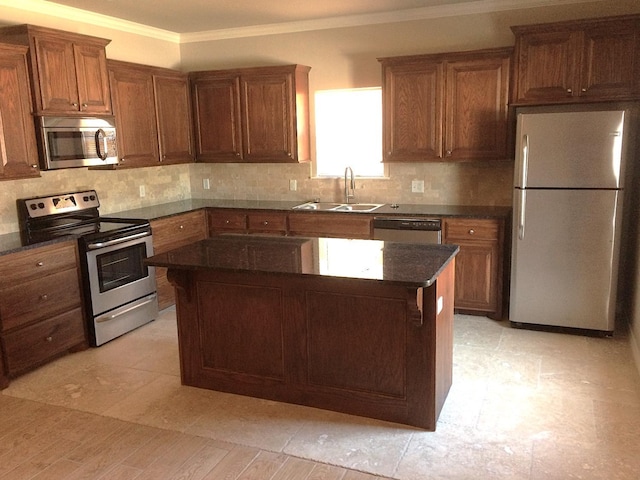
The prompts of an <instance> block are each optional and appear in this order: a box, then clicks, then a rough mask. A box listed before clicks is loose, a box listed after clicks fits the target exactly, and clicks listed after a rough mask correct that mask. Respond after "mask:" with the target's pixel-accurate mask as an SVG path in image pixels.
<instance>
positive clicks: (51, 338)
mask: <svg viewBox="0 0 640 480" xmlns="http://www.w3.org/2000/svg"><path fill="white" fill-rule="evenodd" d="M45 340H46V341H47V342H53V337H52V336H48V337H47V338H45Z"/></svg>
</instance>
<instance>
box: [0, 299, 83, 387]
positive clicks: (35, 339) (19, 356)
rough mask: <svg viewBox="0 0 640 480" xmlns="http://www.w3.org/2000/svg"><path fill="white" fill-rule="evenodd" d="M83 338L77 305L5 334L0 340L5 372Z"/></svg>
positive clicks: (41, 359) (27, 366) (30, 364)
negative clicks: (67, 310)
mask: <svg viewBox="0 0 640 480" xmlns="http://www.w3.org/2000/svg"><path fill="white" fill-rule="evenodd" d="M85 342H86V335H85V330H84V317H83V315H82V309H81V308H79V307H78V308H76V309H75V310H72V311H69V312H66V313H63V314H61V315H58V316H56V317H53V318H50V319H48V320H45V321H42V322H39V323H36V324H35V325H31V326H29V327H25V328H21V329H20V330H17V331H15V332H12V333H10V334H6V335H4V337H3V340H2V344H3V348H4V351H5V358H6V363H7V365H6V367H7V369H8V371H9V376H15V374H16V373H20V372H22V371H24V370H28V369H30V368H31V367H34V366H36V365H38V364H40V363H42V362H44V361H45V360H47V359H49V358H51V357H54V356H56V355H58V354H59V353H62V352H65V351H66V350H68V349H70V348H72V347H75V346H77V345H80V344H82V343H85Z"/></svg>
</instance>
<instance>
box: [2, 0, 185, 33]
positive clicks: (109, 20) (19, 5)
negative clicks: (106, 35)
mask: <svg viewBox="0 0 640 480" xmlns="http://www.w3.org/2000/svg"><path fill="white" fill-rule="evenodd" d="M0 6H2V7H8V8H13V9H16V10H24V11H27V12H33V13H39V14H42V15H47V16H51V17H57V18H63V19H65V20H73V21H76V22H81V23H87V24H89V25H95V26H98V27H104V28H110V29H113V30H118V31H121V32H126V33H133V34H135V35H142V36H145V37H151V38H155V39H157V40H165V41H168V42H173V43H180V34H179V33H176V32H170V31H168V30H162V29H160V28H154V27H149V26H147V25H142V24H140V23H135V22H129V21H127V20H121V19H119V18H115V17H110V16H107V15H101V14H99V13H93V12H89V11H87V10H82V9H80V8H75V7H68V6H66V5H60V4H57V3H51V2H46V1H44V0H19V1H16V0H0Z"/></svg>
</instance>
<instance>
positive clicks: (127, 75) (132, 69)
mask: <svg viewBox="0 0 640 480" xmlns="http://www.w3.org/2000/svg"><path fill="white" fill-rule="evenodd" d="M108 65H109V77H110V82H111V91H112V98H113V109H114V114H115V116H116V125H117V128H118V157H119V166H120V167H147V166H154V165H159V164H160V162H162V163H167V164H170V163H185V162H191V161H193V159H194V157H193V142H192V134H191V108H190V103H189V93H188V92H189V90H188V81H187V76H186V74H182V73H180V72H176V71H174V70H169V69H161V68H157V67H149V66H146V65H138V64H133V63H128V62H121V61H115V60H109V62H108Z"/></svg>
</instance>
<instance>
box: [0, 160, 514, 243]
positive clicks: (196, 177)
mask: <svg viewBox="0 0 640 480" xmlns="http://www.w3.org/2000/svg"><path fill="white" fill-rule="evenodd" d="M388 169H389V177H388V178H384V179H368V178H363V179H361V178H357V179H356V201H358V202H377V203H412V204H416V203H421V204H436V205H446V204H458V205H510V204H511V185H512V181H513V180H512V178H513V164H512V163H511V162H483V163H481V164H480V163H478V164H475V163H450V164H448V163H415V164H409V163H405V164H391V165H389V167H388ZM356 174H357V172H356ZM205 178H207V179H209V185H210V188H209V189H206V190H205V189H204V188H203V179H205ZM290 180H296V183H297V190H296V191H291V190H290V189H289V181H290ZM413 180H422V181H424V193H412V192H411V182H412V181H413ZM140 186H144V190H145V196H144V197H141V196H140ZM343 188H344V183H343V179H342V178H325V179H320V178H310V166H309V164H291V165H289V164H286V165H283V164H189V165H169V166H167V165H165V166H161V167H147V168H139V169H131V170H113V171H104V170H88V169H86V168H76V169H66V170H54V171H46V172H42V176H41V177H40V178H33V179H25V180H12V181H6V182H0V234H4V233H11V232H15V231H17V230H18V228H19V227H18V218H17V209H16V199H18V198H27V197H33V196H38V195H51V194H56V193H64V192H72V191H79V190H84V189H95V190H96V191H97V192H98V196H99V198H100V203H101V206H100V213H101V214H103V215H106V214H111V213H115V212H119V211H123V210H129V209H133V208H139V207H144V206H149V205H155V204H160V203H167V202H172V201H176V200H182V199H185V198H190V197H193V198H219V199H249V200H292V201H296V200H309V199H315V198H319V199H321V200H323V201H340V200H341V199H342V198H343V197H342V196H343Z"/></svg>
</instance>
